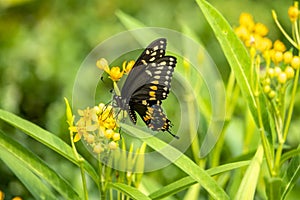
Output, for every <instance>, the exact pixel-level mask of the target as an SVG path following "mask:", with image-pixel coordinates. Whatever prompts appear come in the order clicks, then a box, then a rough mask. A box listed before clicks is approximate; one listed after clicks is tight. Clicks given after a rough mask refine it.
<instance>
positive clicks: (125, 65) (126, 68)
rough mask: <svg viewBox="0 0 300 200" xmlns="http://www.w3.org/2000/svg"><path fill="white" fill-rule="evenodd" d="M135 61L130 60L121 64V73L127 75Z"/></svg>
mask: <svg viewBox="0 0 300 200" xmlns="http://www.w3.org/2000/svg"><path fill="white" fill-rule="evenodd" d="M134 63H135V61H134V60H131V61H129V62H128V63H127V61H124V62H123V65H122V66H123V71H124V73H125V74H129V72H130V70H131V69H132V67H133V65H134Z"/></svg>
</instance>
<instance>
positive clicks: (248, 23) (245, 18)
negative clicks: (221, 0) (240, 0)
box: [239, 13, 255, 31]
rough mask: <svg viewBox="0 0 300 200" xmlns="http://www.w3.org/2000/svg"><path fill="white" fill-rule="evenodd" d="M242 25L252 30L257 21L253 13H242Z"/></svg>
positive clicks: (240, 20)
mask: <svg viewBox="0 0 300 200" xmlns="http://www.w3.org/2000/svg"><path fill="white" fill-rule="evenodd" d="M239 22H240V25H241V26H244V27H246V28H247V29H248V30H250V31H252V29H253V27H254V25H255V23H254V20H253V17H252V15H250V14H249V13H242V14H241V15H240V19H239Z"/></svg>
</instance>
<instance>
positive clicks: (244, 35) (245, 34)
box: [234, 26, 250, 41]
mask: <svg viewBox="0 0 300 200" xmlns="http://www.w3.org/2000/svg"><path fill="white" fill-rule="evenodd" d="M234 31H235V33H236V34H237V36H238V37H239V38H241V39H242V40H244V41H245V40H248V39H249V37H250V33H249V31H248V29H247V28H246V27H245V26H239V27H237V28H236V29H235V30H234Z"/></svg>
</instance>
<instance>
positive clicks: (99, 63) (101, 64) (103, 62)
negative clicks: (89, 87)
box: [96, 58, 110, 74]
mask: <svg viewBox="0 0 300 200" xmlns="http://www.w3.org/2000/svg"><path fill="white" fill-rule="evenodd" d="M96 66H97V67H98V68H99V69H101V70H104V71H105V72H106V73H108V74H109V73H110V70H109V66H108V62H107V60H106V59H105V58H100V59H99V60H97V62H96Z"/></svg>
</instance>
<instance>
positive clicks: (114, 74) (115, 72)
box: [109, 67, 124, 81]
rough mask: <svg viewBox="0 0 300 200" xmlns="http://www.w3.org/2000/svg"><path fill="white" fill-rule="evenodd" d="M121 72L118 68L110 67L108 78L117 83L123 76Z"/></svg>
mask: <svg viewBox="0 0 300 200" xmlns="http://www.w3.org/2000/svg"><path fill="white" fill-rule="evenodd" d="M123 73H124V72H123V71H121V70H120V67H112V68H111V69H110V73H109V78H110V79H111V80H113V81H119V80H120V78H122V76H123Z"/></svg>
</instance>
